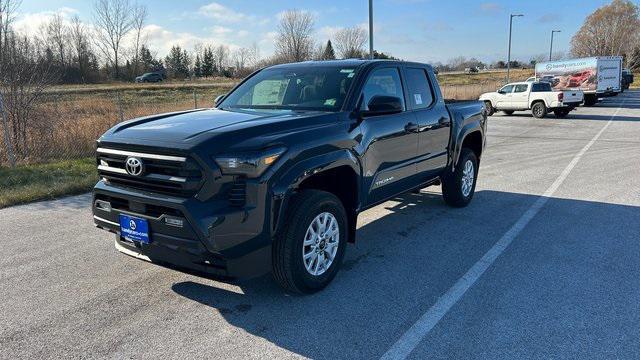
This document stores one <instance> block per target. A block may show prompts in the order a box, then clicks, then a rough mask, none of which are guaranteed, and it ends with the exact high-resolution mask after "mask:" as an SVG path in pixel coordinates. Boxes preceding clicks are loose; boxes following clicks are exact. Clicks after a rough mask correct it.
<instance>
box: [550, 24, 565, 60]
mask: <svg viewBox="0 0 640 360" xmlns="http://www.w3.org/2000/svg"><path fill="white" fill-rule="evenodd" d="M559 32H562V31H561V30H551V46H549V61H551V54H552V53H553V34H555V33H559Z"/></svg>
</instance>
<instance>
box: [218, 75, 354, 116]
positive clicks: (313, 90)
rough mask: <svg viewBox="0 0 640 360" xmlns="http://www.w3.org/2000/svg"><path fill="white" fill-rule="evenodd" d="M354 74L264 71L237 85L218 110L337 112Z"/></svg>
mask: <svg viewBox="0 0 640 360" xmlns="http://www.w3.org/2000/svg"><path fill="white" fill-rule="evenodd" d="M356 71H357V69H356V68H355V67H337V66H333V67H316V66H309V67H307V68H301V67H291V68H275V69H266V70H263V71H261V72H259V73H258V74H256V75H254V76H253V77H251V78H250V79H248V80H247V81H246V82H244V83H243V84H242V85H240V86H239V87H238V88H237V89H236V90H235V91H233V92H232V93H231V94H229V95H228V96H227V98H226V99H224V101H223V102H222V104H220V106H219V107H220V108H222V109H264V110H319V111H338V110H340V108H342V104H343V103H344V101H345V98H346V96H347V93H348V92H349V89H350V87H351V85H352V83H353V79H354V78H355V75H356Z"/></svg>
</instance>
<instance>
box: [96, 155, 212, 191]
mask: <svg viewBox="0 0 640 360" xmlns="http://www.w3.org/2000/svg"><path fill="white" fill-rule="evenodd" d="M97 152H98V159H97V162H98V173H99V175H100V177H102V178H104V179H106V180H107V181H108V182H109V183H112V184H115V185H121V186H124V187H129V188H134V189H140V190H144V191H151V192H155V193H162V194H168V195H174V196H183V197H184V196H192V195H194V194H195V193H196V192H197V191H198V190H199V189H200V186H201V185H202V180H203V174H202V169H201V168H200V166H199V165H198V163H197V162H196V161H194V160H193V159H191V158H189V157H185V156H177V155H161V154H155V153H149V152H134V151H124V150H117V149H110V148H98V150H97ZM129 158H135V159H137V160H139V161H140V162H141V163H142V165H141V169H142V172H141V173H140V174H138V175H131V171H128V170H127V166H126V162H127V159H129ZM129 170H131V167H129ZM134 173H135V171H134Z"/></svg>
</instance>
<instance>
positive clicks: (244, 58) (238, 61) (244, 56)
mask: <svg viewBox="0 0 640 360" xmlns="http://www.w3.org/2000/svg"><path fill="white" fill-rule="evenodd" d="M249 54H250V50H249V48H246V47H241V48H238V49H236V50H234V51H233V54H232V55H231V57H232V58H233V66H234V67H235V68H236V71H241V70H243V69H244V68H245V67H246V66H247V62H248V61H249Z"/></svg>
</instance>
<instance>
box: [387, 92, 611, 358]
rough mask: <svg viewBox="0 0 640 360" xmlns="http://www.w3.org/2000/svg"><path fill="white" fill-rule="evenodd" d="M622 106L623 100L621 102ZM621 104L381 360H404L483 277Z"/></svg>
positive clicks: (607, 124)
mask: <svg viewBox="0 0 640 360" xmlns="http://www.w3.org/2000/svg"><path fill="white" fill-rule="evenodd" d="M622 104H624V100H623V102H622ZM621 108H622V105H621V106H620V107H618V109H617V110H616V111H615V113H614V114H613V115H612V116H611V118H610V119H609V121H608V122H607V123H606V124H605V125H604V126H603V127H602V129H600V131H599V132H598V133H597V134H596V135H595V136H594V137H593V138H592V139H591V141H589V143H588V144H587V145H585V146H584V147H583V148H582V150H580V151H579V152H578V153H577V154H576V155H575V156H574V157H573V159H572V160H571V162H570V163H569V165H567V167H565V168H564V170H563V171H562V173H561V174H560V176H558V178H556V180H555V181H554V182H553V184H551V186H549V188H548V189H547V190H546V191H545V192H544V194H542V195H541V196H540V197H539V198H538V200H536V202H535V203H533V205H531V207H530V208H529V209H528V210H527V211H526V212H525V213H524V214H523V215H522V216H521V217H520V219H518V221H517V222H516V223H515V224H514V225H513V226H512V227H511V228H510V229H509V230H508V231H507V232H506V233H505V234H504V235H503V236H502V237H501V238H500V240H498V242H496V243H495V244H494V245H493V246H492V247H491V249H489V251H487V252H486V253H485V254H484V256H482V258H481V259H480V260H478V262H476V263H475V264H474V265H473V266H472V267H471V269H469V270H468V271H467V272H466V273H465V274H464V275H463V276H462V277H461V278H460V279H458V281H457V282H456V283H455V284H454V285H453V286H452V287H451V288H450V289H449V290H448V291H447V292H446V293H445V294H444V295H443V296H442V297H440V298H439V299H438V301H437V302H436V303H435V304H434V305H433V306H432V307H431V308H429V310H427V312H425V313H424V314H423V315H422V316H421V317H420V319H418V321H416V323H415V324H413V325H412V326H411V327H410V328H409V330H407V331H406V332H405V333H404V334H403V335H402V336H401V337H400V339H398V341H396V343H395V344H393V346H391V348H390V349H389V350H388V351H387V352H386V353H384V355H382V357H381V359H385V360H386V359H405V358H406V357H407V356H409V354H411V352H412V351H413V350H414V349H415V348H416V346H418V344H419V343H420V341H422V339H423V338H424V337H425V336H426V335H427V334H428V333H429V332H430V331H431V329H433V328H434V326H436V324H437V323H438V322H439V321H440V319H442V318H443V317H444V316H445V315H446V314H447V312H449V310H450V309H451V308H452V307H453V306H454V305H455V304H456V303H457V302H458V301H459V300H460V299H461V298H462V296H463V295H464V294H465V293H466V292H467V290H469V289H470V288H471V287H472V286H473V284H475V282H476V281H478V279H479V278H480V277H481V276H482V274H484V272H485V271H487V269H488V268H489V267H490V266H491V265H492V264H493V263H494V262H495V261H496V259H497V258H498V256H500V254H502V253H503V252H504V251H505V250H506V248H507V247H508V246H509V245H510V244H511V242H513V240H514V239H515V238H516V236H518V235H519V234H520V232H521V231H522V229H524V228H525V227H526V226H527V224H529V222H530V221H531V219H533V218H534V217H535V216H536V214H538V212H539V211H540V209H541V208H542V207H543V206H544V205H545V204H546V203H547V201H548V200H549V198H550V197H551V196H553V194H554V193H555V192H556V190H558V188H559V187H560V185H562V183H563V182H564V181H565V179H566V178H567V176H569V173H570V172H571V170H573V168H574V167H575V166H576V164H577V163H578V162H579V161H580V159H581V158H582V156H583V155H584V154H585V153H586V152H587V150H589V148H590V147H591V146H592V145H593V144H594V143H595V142H596V141H597V140H598V138H599V137H600V135H602V133H603V132H604V131H605V130H606V129H607V128H608V127H609V125H611V122H612V121H613V119H614V118H615V117H616V116H618V113H619V112H620V109H621Z"/></svg>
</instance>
